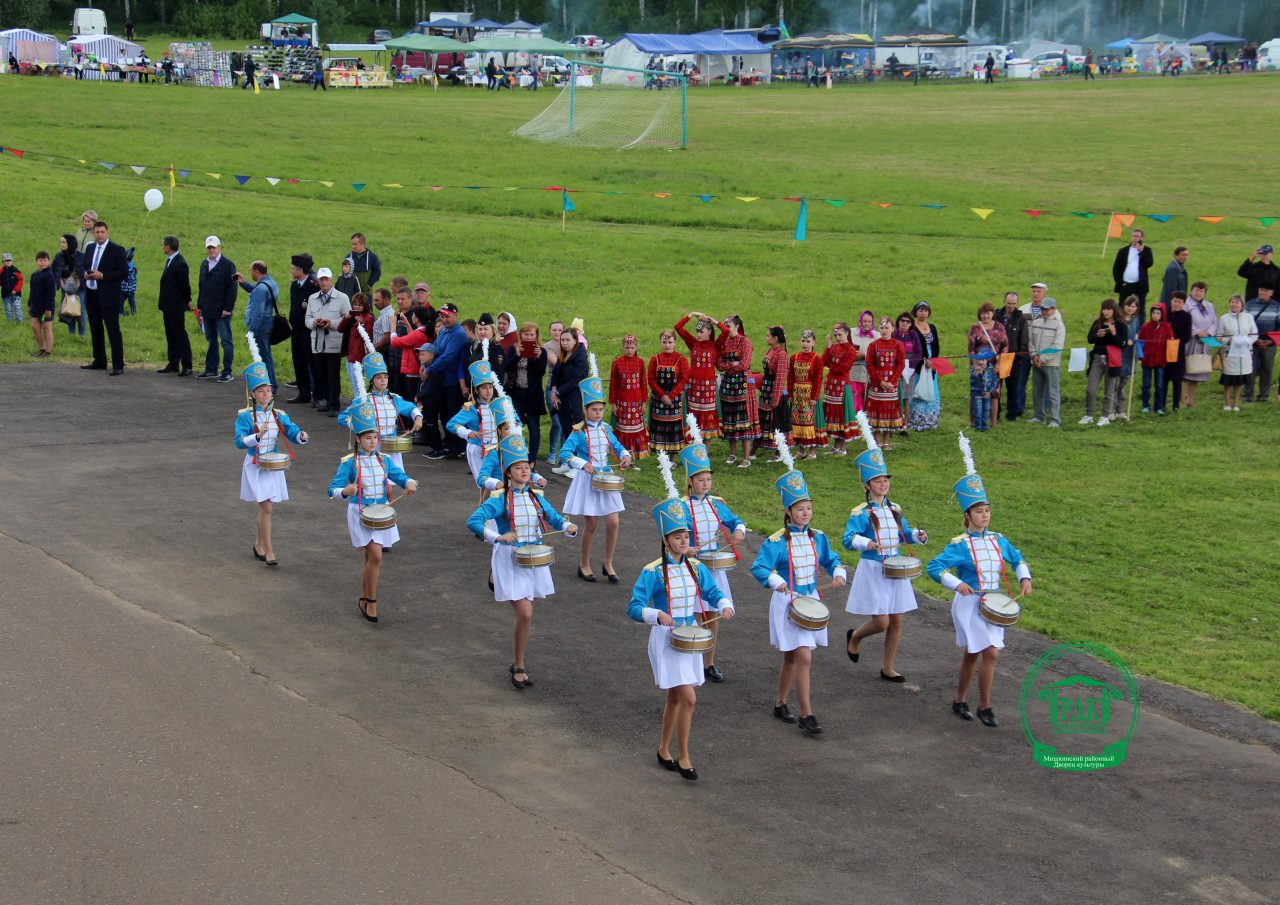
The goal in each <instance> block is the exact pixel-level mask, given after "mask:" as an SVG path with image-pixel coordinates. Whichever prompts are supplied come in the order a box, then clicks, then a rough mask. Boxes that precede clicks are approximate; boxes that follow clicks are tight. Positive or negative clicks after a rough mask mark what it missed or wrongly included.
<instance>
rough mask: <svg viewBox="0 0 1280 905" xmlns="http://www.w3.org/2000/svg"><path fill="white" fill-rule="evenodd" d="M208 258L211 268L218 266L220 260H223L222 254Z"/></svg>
mask: <svg viewBox="0 0 1280 905" xmlns="http://www.w3.org/2000/svg"><path fill="white" fill-rule="evenodd" d="M207 260H208V261H209V269H210V270H213V268H215V267H217V266H218V262H219V261H221V260H222V255H218V256H217V257H216V258H208V259H207Z"/></svg>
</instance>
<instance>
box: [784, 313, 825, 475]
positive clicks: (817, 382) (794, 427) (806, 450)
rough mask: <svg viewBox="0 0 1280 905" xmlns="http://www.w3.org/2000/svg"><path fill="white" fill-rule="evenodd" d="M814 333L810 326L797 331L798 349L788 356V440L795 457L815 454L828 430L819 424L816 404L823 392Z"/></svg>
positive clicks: (806, 456)
mask: <svg viewBox="0 0 1280 905" xmlns="http://www.w3.org/2000/svg"><path fill="white" fill-rule="evenodd" d="M816 341H817V337H816V336H814V333H813V331H812V330H805V331H804V332H803V333H801V334H800V351H799V352H797V353H796V354H795V355H792V356H791V365H790V368H789V373H788V377H787V390H788V391H789V392H790V394H791V441H792V443H794V444H795V447H796V458H797V459H816V458H818V447H820V446H826V445H827V432H826V430H825V429H820V428H819V427H818V421H817V414H816V413H817V405H818V399H819V397H821V396H822V356H821V355H819V354H818V353H817V352H814V351H813V346H814V343H815V342H816Z"/></svg>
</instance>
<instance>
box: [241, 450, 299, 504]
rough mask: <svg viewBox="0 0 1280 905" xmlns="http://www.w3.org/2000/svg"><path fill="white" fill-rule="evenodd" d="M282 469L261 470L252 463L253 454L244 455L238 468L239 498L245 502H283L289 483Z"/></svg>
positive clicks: (287, 492) (287, 497)
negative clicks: (242, 462) (240, 466)
mask: <svg viewBox="0 0 1280 905" xmlns="http://www.w3.org/2000/svg"><path fill="white" fill-rule="evenodd" d="M284 476H285V473H284V472H283V471H263V470H262V469H261V468H259V467H258V466H257V465H254V464H253V456H245V457H244V467H243V468H241V469H240V499H242V500H244V501H245V502H246V503H266V502H272V503H283V502H284V501H285V500H287V499H289V483H288V482H287V481H286V480H285V477H284Z"/></svg>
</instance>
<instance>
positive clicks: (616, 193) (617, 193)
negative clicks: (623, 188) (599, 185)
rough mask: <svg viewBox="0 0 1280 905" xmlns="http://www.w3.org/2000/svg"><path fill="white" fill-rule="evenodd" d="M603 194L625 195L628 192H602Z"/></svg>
mask: <svg viewBox="0 0 1280 905" xmlns="http://www.w3.org/2000/svg"><path fill="white" fill-rule="evenodd" d="M600 194H602V195H625V194H626V192H601V193H600Z"/></svg>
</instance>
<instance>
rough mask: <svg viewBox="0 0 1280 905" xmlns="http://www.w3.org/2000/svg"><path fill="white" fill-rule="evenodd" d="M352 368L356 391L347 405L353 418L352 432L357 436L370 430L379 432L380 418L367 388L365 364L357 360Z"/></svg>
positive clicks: (351, 423)
mask: <svg viewBox="0 0 1280 905" xmlns="http://www.w3.org/2000/svg"><path fill="white" fill-rule="evenodd" d="M351 370H352V372H353V375H352V376H354V377H355V380H354V381H352V383H353V384H354V385H355V392H356V395H355V398H354V399H352V400H351V405H349V406H347V414H348V415H349V416H350V418H351V421H350V425H351V432H352V433H353V434H355V435H357V436H359V435H360V434H367V433H369V432H370V431H374V432H377V430H378V418H377V415H376V414H375V412H374V410H373V402H372V401H371V400H370V399H369V393H368V392H367V391H366V390H365V379H364V366H363V365H361V364H360V362H358V361H357V362H355V363H354V364H353V365H352V366H351Z"/></svg>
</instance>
